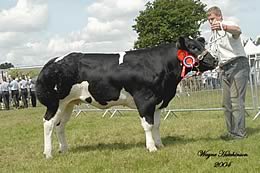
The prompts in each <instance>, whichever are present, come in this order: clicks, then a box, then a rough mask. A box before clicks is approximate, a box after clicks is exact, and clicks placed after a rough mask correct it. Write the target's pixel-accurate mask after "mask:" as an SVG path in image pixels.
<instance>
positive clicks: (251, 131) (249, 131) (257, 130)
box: [246, 127, 260, 136]
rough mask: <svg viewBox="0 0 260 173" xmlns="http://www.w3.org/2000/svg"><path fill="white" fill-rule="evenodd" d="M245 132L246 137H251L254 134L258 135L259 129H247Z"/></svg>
mask: <svg viewBox="0 0 260 173" xmlns="http://www.w3.org/2000/svg"><path fill="white" fill-rule="evenodd" d="M246 132H247V135H248V136H252V135H254V134H256V133H260V127H257V128H252V127H247V128H246Z"/></svg>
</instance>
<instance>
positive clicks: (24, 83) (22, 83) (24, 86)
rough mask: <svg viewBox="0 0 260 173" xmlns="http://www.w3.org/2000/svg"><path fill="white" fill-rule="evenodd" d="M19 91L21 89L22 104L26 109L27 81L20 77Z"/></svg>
mask: <svg viewBox="0 0 260 173" xmlns="http://www.w3.org/2000/svg"><path fill="white" fill-rule="evenodd" d="M19 85H20V89H21V98H22V102H23V107H24V108H28V89H27V87H28V81H27V80H26V78H25V76H24V75H23V76H22V79H21V81H20V82H19Z"/></svg>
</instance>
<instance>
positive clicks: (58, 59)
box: [54, 56, 64, 62]
mask: <svg viewBox="0 0 260 173" xmlns="http://www.w3.org/2000/svg"><path fill="white" fill-rule="evenodd" d="M63 58H64V56H61V57H59V58H57V59H56V60H55V61H54V62H58V61H60V60H62V59H63Z"/></svg>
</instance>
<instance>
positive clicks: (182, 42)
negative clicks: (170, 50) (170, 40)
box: [176, 37, 187, 50]
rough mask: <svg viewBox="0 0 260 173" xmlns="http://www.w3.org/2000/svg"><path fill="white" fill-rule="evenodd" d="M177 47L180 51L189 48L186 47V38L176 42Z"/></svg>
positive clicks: (180, 38)
mask: <svg viewBox="0 0 260 173" xmlns="http://www.w3.org/2000/svg"><path fill="white" fill-rule="evenodd" d="M176 47H177V48H178V49H183V50H186V49H187V47H186V45H185V39H184V37H179V39H178V41H177V42H176Z"/></svg>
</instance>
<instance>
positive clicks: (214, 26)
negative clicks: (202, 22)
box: [210, 21, 221, 31]
mask: <svg viewBox="0 0 260 173" xmlns="http://www.w3.org/2000/svg"><path fill="white" fill-rule="evenodd" d="M220 25H221V24H220V22H219V21H216V22H213V23H212V25H211V26H210V27H211V30H213V31H214V30H221V26H220Z"/></svg>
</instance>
